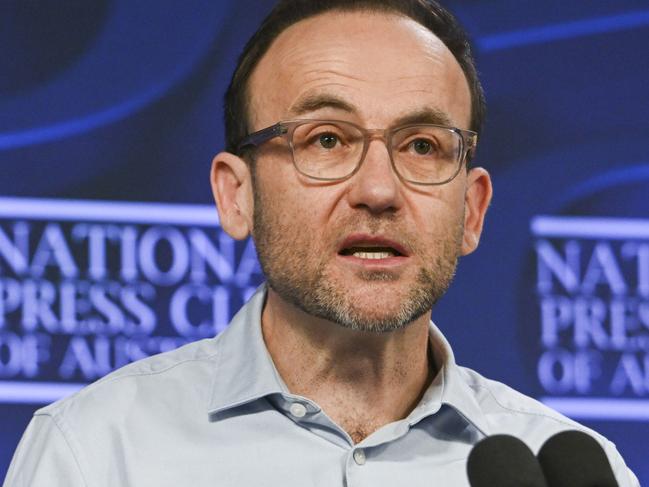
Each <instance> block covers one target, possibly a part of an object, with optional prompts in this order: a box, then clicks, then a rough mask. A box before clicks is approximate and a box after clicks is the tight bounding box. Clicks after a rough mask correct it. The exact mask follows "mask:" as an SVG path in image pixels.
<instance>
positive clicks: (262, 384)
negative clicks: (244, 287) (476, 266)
mask: <svg viewBox="0 0 649 487" xmlns="http://www.w3.org/2000/svg"><path fill="white" fill-rule="evenodd" d="M265 300H266V284H262V285H261V286H260V287H259V288H258V289H257V291H256V292H255V293H254V294H253V296H252V298H251V299H250V301H249V302H248V303H247V304H246V305H245V306H243V308H241V310H239V312H238V313H237V314H236V315H235V316H234V318H233V319H232V321H231V322H230V325H229V326H228V327H227V328H226V329H225V330H224V331H223V332H222V333H221V334H220V335H219V336H218V338H217V347H218V349H217V353H216V362H217V363H216V372H215V373H216V377H214V382H213V387H212V393H211V396H210V401H209V405H208V412H209V414H210V415H213V414H217V413H219V412H221V411H225V410H226V409H230V408H233V407H236V406H240V405H243V404H246V403H249V402H252V401H255V400H256V399H259V398H262V397H266V396H270V395H273V394H281V395H284V396H287V395H289V391H288V388H287V387H286V384H284V381H283V380H282V379H281V377H280V375H279V373H278V372H277V369H276V368H275V365H274V364H273V360H272V359H271V357H270V354H269V353H268V349H267V348H266V345H265V343H264V339H263V336H262V332H261V313H262V310H263V306H264V303H265ZM430 343H431V347H432V350H433V356H434V357H435V361H436V364H435V365H436V368H437V370H439V371H440V372H439V373H438V374H437V377H436V378H435V379H434V380H433V382H432V383H431V385H430V386H429V388H428V390H427V391H426V392H425V393H424V396H423V398H422V400H421V402H420V404H419V406H417V408H415V410H414V411H413V412H412V413H411V414H410V416H409V418H408V420H409V421H410V422H411V423H412V424H414V423H416V422H418V421H420V420H421V419H423V418H424V417H426V416H430V415H432V414H434V413H436V412H437V411H439V409H440V407H441V406H442V404H447V405H449V406H451V407H452V408H453V409H454V410H455V411H456V412H457V413H458V414H459V415H460V416H462V417H463V418H464V419H465V420H466V421H467V422H469V423H471V424H472V425H473V426H475V427H476V428H477V429H478V430H479V431H480V432H481V433H482V434H483V435H488V434H489V427H488V422H487V419H486V417H485V415H484V413H483V412H482V410H481V408H480V406H479V404H478V403H477V401H476V398H475V392H474V391H473V390H472V389H471V386H470V385H469V384H468V383H467V380H466V378H465V377H464V372H463V371H462V369H461V367H459V366H458V365H457V364H456V363H455V357H454V355H453V350H452V349H451V346H450V344H449V343H448V341H447V340H446V338H445V337H444V335H443V334H442V332H441V331H440V330H439V328H437V326H436V325H435V324H434V323H433V322H431V324H430Z"/></svg>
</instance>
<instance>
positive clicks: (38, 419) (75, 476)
mask: <svg viewBox="0 0 649 487" xmlns="http://www.w3.org/2000/svg"><path fill="white" fill-rule="evenodd" d="M64 486H65V487H88V484H87V483H86V481H85V479H84V478H83V475H82V472H81V469H80V466H79V463H78V461H77V458H76V457H75V455H74V452H73V450H72V448H71V446H70V444H69V442H68V440H67V439H66V437H65V436H64V434H63V432H62V431H61V429H60V428H59V427H58V425H57V424H56V422H55V421H54V419H53V418H52V417H51V416H49V415H36V416H34V417H33V418H32V420H31V422H30V423H29V425H28V426H27V429H26V430H25V433H24V434H23V437H22V439H21V440H20V443H19V444H18V448H17V449H16V452H15V453H14V456H13V459H12V461H11V464H10V465H9V471H8V472H7V477H6V478H5V481H4V483H3V487H64Z"/></svg>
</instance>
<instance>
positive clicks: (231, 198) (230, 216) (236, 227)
mask: <svg viewBox="0 0 649 487" xmlns="http://www.w3.org/2000/svg"><path fill="white" fill-rule="evenodd" d="M210 181H211V183H212V193H213V194H214V200H215V201H216V207H217V209H218V211H219V218H220V220H221V227H222V228H223V230H225V231H226V232H227V234H228V235H230V236H231V237H232V238H234V239H236V240H243V239H244V238H246V237H247V236H248V235H249V234H250V232H251V231H252V215H253V194H252V181H251V176H250V168H249V167H248V164H246V162H245V161H244V160H243V159H241V158H240V157H237V156H235V155H234V154H231V153H229V152H221V153H219V154H217V155H216V156H215V157H214V160H213V161H212V170H211V173H210Z"/></svg>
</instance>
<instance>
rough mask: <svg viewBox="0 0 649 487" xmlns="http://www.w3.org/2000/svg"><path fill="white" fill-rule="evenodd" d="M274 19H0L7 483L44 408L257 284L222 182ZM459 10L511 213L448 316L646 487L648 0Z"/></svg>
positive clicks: (256, 0) (485, 245)
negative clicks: (239, 81)
mask: <svg viewBox="0 0 649 487" xmlns="http://www.w3.org/2000/svg"><path fill="white" fill-rule="evenodd" d="M272 3H273V2H272V1H270V0H245V1H244V0H238V1H229V2H228V1H224V0H221V1H219V2H215V1H213V0H187V1H185V2H176V1H171V0H162V1H161V0H156V1H155V2H154V1H139V2H129V1H126V0H95V1H93V2H86V1H84V0H68V1H66V2H59V1H55V0H39V1H38V2H21V1H19V0H7V1H3V2H1V3H0V167H1V170H2V178H0V196H2V199H0V432H1V433H0V478H1V477H4V473H5V471H6V468H7V466H8V464H9V461H10V458H11V455H12V454H13V450H14V448H15V446H16V444H17V442H18V440H19V438H20V435H21V433H22V431H23V430H24V428H25V426H26V424H27V422H28V421H29V418H30V415H31V414H32V412H33V411H34V410H35V409H36V408H38V407H39V406H41V405H42V404H44V403H45V402H47V401H50V400H53V399H54V398H56V397H59V396H61V395H63V394H66V393H69V392H71V391H73V390H75V388H77V387H79V386H80V385H81V384H84V383H87V382H89V381H92V380H95V379H96V378H97V377H99V376H101V375H103V374H105V373H107V372H108V371H110V370H111V369H112V368H114V367H116V366H119V365H121V364H123V363H127V362H128V361H130V360H134V359H137V358H139V357H142V356H146V355H148V354H150V353H155V352H157V351H161V350H166V349H169V348H172V347H174V346H177V345H178V344H180V343H184V342H186V341H188V340H193V339H196V338H199V337H202V336H209V335H211V334H214V333H217V332H218V331H219V330H220V329H222V327H223V326H224V325H225V323H227V319H228V317H229V316H230V315H231V314H232V312H233V311H235V310H236V308H237V307H238V306H240V304H241V302H243V300H244V299H245V298H246V296H248V295H249V293H250V290H251V289H252V288H253V287H254V286H255V285H256V284H257V283H258V282H260V281H261V279H262V276H261V275H260V274H259V269H258V267H257V266H256V263H255V260H254V249H252V247H251V246H249V245H248V244H247V243H245V242H244V243H237V244H234V243H233V242H232V241H230V240H229V239H227V237H224V235H223V234H222V232H221V231H220V229H219V228H218V220H217V215H216V212H215V211H214V210H213V209H211V208H210V205H211V204H212V203H211V192H210V188H209V182H208V171H209V166H210V161H211V158H212V156H213V155H214V154H215V153H216V152H217V151H219V150H220V149H221V148H223V124H222V115H221V111H222V103H221V100H222V95H223V93H224V91H225V88H226V86H227V83H228V81H229V77H230V75H231V72H232V69H233V66H234V62H235V60H236V57H237V56H238V53H239V52H240V50H241V48H242V46H243V43H244V42H245V40H246V39H247V38H248V37H249V36H250V34H251V33H252V32H253V31H254V30H255V28H256V27H257V25H258V24H259V22H260V20H261V19H262V18H263V16H264V15H265V14H266V13H267V12H268V11H269V9H270V7H271V6H272ZM445 3H446V4H448V6H449V7H450V8H451V9H452V10H453V11H454V12H455V13H456V14H457V15H458V17H459V18H460V20H461V21H462V22H463V23H464V25H465V26H466V27H467V29H468V31H469V33H470V34H471V36H472V37H473V39H474V41H475V47H476V55H477V61H478V67H479V70H480V72H481V75H482V80H483V83H484V87H485V90H486V95H487V101H488V119H487V126H486V130H485V133H484V135H483V136H482V137H481V140H480V145H479V151H478V163H479V164H480V165H483V166H485V167H486V168H488V170H489V171H490V172H491V174H492V177H493V180H494V186H495V196H494V201H493V204H492V207H491V209H490V212H489V215H488V217H487V224H486V229H485V234H484V238H483V241H482V244H481V247H480V249H479V250H478V251H477V252H476V253H475V254H473V255H471V256H469V257H466V258H465V259H464V260H462V262H461V263H460V268H459V272H458V276H457V278H456V280H455V283H454V285H453V286H452V289H451V291H450V292H449V293H448V295H447V296H446V297H445V298H444V299H443V301H442V302H441V303H440V304H439V305H438V307H437V308H436V309H435V310H434V315H433V317H434V320H435V321H436V322H437V323H438V324H439V325H440V326H441V328H442V329H443V330H444V332H445V333H446V334H447V336H448V337H449V339H450V340H451V343H453V344H454V348H455V351H456V355H457V359H458V361H459V362H460V363H462V364H464V365H468V366H471V367H473V368H476V369H478V370H479V371H481V372H482V373H484V374H485V375H487V376H489V377H491V378H494V379H498V380H501V381H504V382H506V383H508V384H510V385H512V386H514V387H515V388H517V389H519V390H521V391H523V392H525V393H527V394H530V395H533V396H535V397H538V398H540V399H542V400H544V401H546V402H547V403H549V404H551V405H553V406H555V407H557V408H558V409H560V410H562V411H564V412H565V413H566V414H569V415H571V416H573V417H575V418H576V419H578V420H579V421H582V422H584V423H586V424H587V425H589V426H591V427H593V428H595V429H596V430H598V431H600V432H601V433H603V434H604V435H606V436H607V437H609V438H610V439H611V440H612V441H614V442H615V443H616V444H617V445H618V448H619V449H620V451H621V452H622V454H623V456H624V457H625V458H626V460H627V462H628V464H629V465H630V466H631V467H632V469H633V470H634V471H635V472H636V474H637V475H638V476H639V477H640V480H641V483H648V484H649V462H647V459H648V456H647V446H646V445H647V438H648V437H649V205H648V203H649V156H648V155H647V141H649V119H648V117H647V107H648V106H649V90H647V85H648V83H649V56H647V54H646V48H647V46H648V45H649V4H648V3H647V2H646V0H645V1H640V0H616V1H610V0H609V1H603V0H573V1H570V2H565V1H559V0H544V1H542V2H520V1H517V0H493V1H490V2H478V1H477V0H464V1H462V0H455V1H447V2H445ZM44 198H45V199H44ZM70 200H73V201H70ZM118 202H121V204H118ZM133 202H140V203H139V204H131V203H133ZM145 203H146V204H145ZM159 203H164V204H166V205H167V206H165V205H161V204H159ZM169 204H171V205H172V206H168V205H169Z"/></svg>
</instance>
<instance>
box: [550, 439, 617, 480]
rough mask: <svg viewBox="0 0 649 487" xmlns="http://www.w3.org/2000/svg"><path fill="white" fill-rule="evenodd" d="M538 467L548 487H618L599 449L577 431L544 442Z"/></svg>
mask: <svg viewBox="0 0 649 487" xmlns="http://www.w3.org/2000/svg"><path fill="white" fill-rule="evenodd" d="M539 463H540V464H541V468H542V469H543V473H544V475H545V478H546V479H547V480H548V483H549V484H550V485H551V486H552V487H619V486H618V483H617V481H616V480H615V475H613V469H612V468H611V464H610V463H609V461H608V458H607V457H606V453H604V450H603V449H602V447H601V446H600V445H599V443H598V442H597V440H595V439H594V438H593V437H591V436H589V435H587V434H586V433H582V432H581V431H576V430H571V431H563V432H562V433H558V434H556V435H554V436H553V437H551V438H550V439H549V440H547V441H546V442H545V443H544V444H543V446H542V447H541V450H540V451H539Z"/></svg>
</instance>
